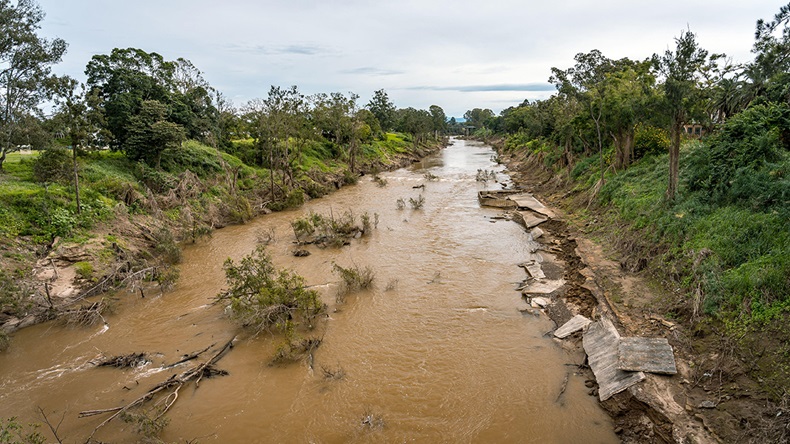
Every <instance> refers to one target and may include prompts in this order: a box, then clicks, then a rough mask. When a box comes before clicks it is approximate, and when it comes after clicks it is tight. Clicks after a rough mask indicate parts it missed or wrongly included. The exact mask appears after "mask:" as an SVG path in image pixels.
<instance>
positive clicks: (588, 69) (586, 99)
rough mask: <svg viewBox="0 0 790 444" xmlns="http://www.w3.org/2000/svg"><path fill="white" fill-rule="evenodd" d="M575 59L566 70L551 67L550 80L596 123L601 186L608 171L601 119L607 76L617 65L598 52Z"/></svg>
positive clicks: (577, 55)
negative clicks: (604, 154) (604, 153)
mask: <svg viewBox="0 0 790 444" xmlns="http://www.w3.org/2000/svg"><path fill="white" fill-rule="evenodd" d="M573 59H574V60H576V65H574V66H573V67H571V68H568V69H567V70H565V71H562V70H560V69H557V68H551V72H552V76H551V78H550V79H549V81H550V82H552V83H554V84H555V85H556V87H557V90H558V91H559V93H560V94H561V95H566V96H568V97H570V98H573V99H576V100H578V101H579V102H580V103H582V104H584V106H585V108H586V109H587V111H588V113H589V116H590V119H592V121H593V122H594V123H595V134H596V140H597V145H598V154H599V155H600V158H601V159H600V161H601V165H600V168H601V180H600V184H603V181H604V170H605V168H604V156H603V137H604V136H603V121H602V119H603V117H604V99H605V97H606V95H607V89H608V86H609V85H608V84H607V82H606V76H607V74H608V73H610V72H612V71H614V69H615V64H614V61H613V60H611V59H609V58H607V57H605V56H604V55H603V54H602V53H601V51H599V50H597V49H593V50H592V51H590V52H588V53H578V54H576V56H574V58H573Z"/></svg>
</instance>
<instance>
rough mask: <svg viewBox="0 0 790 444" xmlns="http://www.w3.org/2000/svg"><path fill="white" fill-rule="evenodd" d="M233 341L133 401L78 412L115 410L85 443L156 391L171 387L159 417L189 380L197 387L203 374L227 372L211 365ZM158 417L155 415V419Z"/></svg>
mask: <svg viewBox="0 0 790 444" xmlns="http://www.w3.org/2000/svg"><path fill="white" fill-rule="evenodd" d="M235 341H236V336H234V337H233V339H231V340H230V341H228V342H226V343H225V345H223V346H222V347H221V348H220V349H219V350H218V351H217V352H216V353H214V354H213V355H212V356H211V358H209V359H208V360H207V361H206V362H204V363H202V364H200V365H197V366H195V367H192V368H190V369H188V370H186V371H184V372H183V373H180V374H178V375H172V376H171V377H170V378H168V379H167V380H165V381H163V382H160V383H159V384H157V385H155V386H154V387H153V388H151V389H150V390H148V391H147V392H146V393H145V394H143V395H142V396H140V397H139V398H137V399H135V400H134V401H132V402H130V403H128V404H126V405H124V406H121V407H113V408H109V409H101V410H85V411H82V412H80V414H79V417H80V418H85V417H88V416H94V415H100V414H102V413H109V412H115V413H113V414H112V415H111V416H110V417H109V418H107V419H105V420H104V421H103V422H102V423H101V424H99V425H98V426H96V428H94V429H93V431H92V432H91V434H90V436H88V439H87V441H86V443H89V442H91V440H92V439H93V435H95V434H96V432H97V431H98V430H99V429H101V428H102V427H104V426H105V425H107V424H108V423H109V422H110V421H112V420H113V419H115V418H117V417H118V416H120V415H121V414H122V413H124V412H126V411H128V410H130V409H132V408H134V407H138V406H141V405H143V404H145V403H146V402H148V401H150V400H151V399H153V398H154V396H155V395H157V394H158V393H161V392H164V391H166V390H168V389H171V391H170V393H168V394H167V396H165V398H164V400H163V402H164V408H163V410H162V413H161V414H160V415H159V417H161V416H162V415H164V414H165V413H166V412H167V410H169V409H170V407H172V406H173V404H175V402H176V401H177V400H178V391H179V390H180V389H181V387H182V386H184V385H185V384H187V383H189V382H190V381H193V380H194V382H195V387H199V386H200V380H201V379H202V378H203V376H204V375H208V376H213V375H218V374H227V372H222V371H219V370H217V369H215V368H214V367H213V366H214V364H216V363H217V361H219V360H220V359H221V358H222V356H224V355H225V353H226V352H227V351H228V350H230V349H231V348H233V344H234V342H235ZM200 353H202V352H200ZM159 417H157V419H158V418H159Z"/></svg>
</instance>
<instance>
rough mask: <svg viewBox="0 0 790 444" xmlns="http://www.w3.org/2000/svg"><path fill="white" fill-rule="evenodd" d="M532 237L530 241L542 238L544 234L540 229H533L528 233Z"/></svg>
mask: <svg viewBox="0 0 790 444" xmlns="http://www.w3.org/2000/svg"><path fill="white" fill-rule="evenodd" d="M529 234H531V235H532V240H535V239H538V238H539V237H541V236H543V235H544V234H545V233H544V232H543V230H541V229H540V228H537V227H535V228H533V229H532V231H530V232H529Z"/></svg>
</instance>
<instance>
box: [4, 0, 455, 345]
mask: <svg viewBox="0 0 790 444" xmlns="http://www.w3.org/2000/svg"><path fill="white" fill-rule="evenodd" d="M0 16H2V17H4V20H2V21H0V31H2V34H3V35H4V36H6V37H7V39H6V40H7V41H6V44H5V45H3V47H2V48H0V64H2V66H3V73H4V74H3V75H2V76H0V91H3V92H4V93H3V94H0V109H2V113H0V134H2V136H0V250H2V257H0V324H2V323H4V322H5V321H7V320H9V319H12V320H13V319H14V318H16V319H19V318H21V317H24V316H25V315H29V314H31V313H39V314H42V310H43V309H44V308H46V312H47V313H52V311H53V310H51V309H53V303H52V299H51V298H50V295H49V294H48V293H47V291H48V287H47V286H46V285H43V284H42V282H40V281H38V280H37V279H34V277H33V266H34V264H36V262H37V261H39V262H40V261H41V260H42V259H44V258H47V257H48V258H49V260H50V262H51V264H49V265H51V266H52V267H53V268H54V269H55V270H56V269H57V268H56V267H55V265H54V260H62V261H65V262H67V263H70V264H79V265H78V266H77V269H76V274H77V278H76V281H77V282H76V283H77V284H78V285H79V286H82V287H83V289H86V290H87V292H88V293H89V294H97V293H99V292H101V291H103V290H107V289H109V288H112V287H113V286H115V285H116V284H121V285H137V284H139V282H140V281H141V280H144V279H153V280H156V281H158V282H159V284H161V285H162V286H166V285H169V284H171V283H172V282H173V281H174V280H175V278H176V277H177V274H176V273H174V272H173V268H172V265H173V264H176V263H178V262H179V261H180V251H179V248H178V245H177V242H179V241H183V240H193V241H194V240H195V239H197V238H199V237H200V236H203V235H205V234H207V233H209V232H210V231H211V230H212V229H214V228H218V227H221V226H223V225H226V224H230V223H243V222H245V221H247V220H249V219H250V218H251V217H253V216H255V215H257V214H261V213H264V212H268V211H277V210H282V209H285V208H289V207H295V206H298V205H301V204H302V203H303V202H304V201H305V200H306V199H309V198H315V197H320V196H322V195H325V194H327V193H328V192H330V191H331V190H333V189H336V188H338V187H340V186H343V185H345V184H350V183H354V182H355V181H356V180H357V178H358V177H359V175H360V174H364V173H366V172H373V173H375V172H377V171H379V170H381V169H386V168H391V167H394V166H396V165H401V164H403V163H404V162H406V163H407V162H409V161H410V160H412V159H415V158H417V157H420V156H422V155H424V154H425V153H427V152H428V151H430V150H433V149H434V148H437V147H439V146H441V144H442V142H443V139H442V137H443V134H444V133H445V132H446V130H447V122H446V120H447V119H446V117H445V115H444V111H443V110H442V108H441V107H439V106H437V105H433V106H431V107H430V109H429V110H417V109H414V108H402V109H399V108H397V107H396V106H395V105H394V104H393V103H392V102H391V101H390V99H389V97H388V95H387V93H386V92H385V91H384V90H379V91H376V92H375V93H374V94H373V98H372V99H371V100H370V102H369V103H367V104H366V105H364V106H362V104H360V103H359V102H358V101H359V96H357V95H356V94H354V93H348V94H343V93H328V94H327V93H316V94H312V95H306V94H303V93H302V92H300V91H299V89H298V88H297V87H296V86H292V87H290V88H283V87H279V86H272V87H271V88H270V89H269V91H268V92H266V91H264V93H266V94H265V95H266V96H265V98H260V99H254V100H251V101H249V102H248V103H246V104H244V105H243V106H240V107H235V106H234V105H233V104H232V103H230V102H229V101H228V100H227V99H226V98H225V97H224V96H223V95H222V93H221V92H219V91H218V90H216V89H215V88H213V87H212V86H211V85H210V84H209V83H208V82H207V81H206V80H205V79H204V78H203V74H202V73H201V72H200V70H199V69H198V68H197V67H195V66H194V65H193V64H192V63H191V62H190V61H189V60H186V59H182V58H178V59H176V60H166V59H165V58H163V57H162V56H161V55H159V54H157V53H155V52H146V51H144V50H142V49H138V48H125V49H124V48H115V49H113V50H112V51H111V52H110V53H109V54H97V55H94V56H93V57H92V58H91V59H90V60H89V61H88V62H87V66H86V75H87V82H86V83H85V84H81V83H80V82H78V81H76V80H75V79H71V78H69V77H67V76H58V75H56V74H53V67H55V66H56V65H57V63H58V62H59V61H60V59H61V58H62V56H63V55H64V54H65V53H66V49H67V44H66V42H64V41H63V40H60V39H52V40H48V39H45V38H42V37H41V36H40V35H39V28H40V25H41V22H42V20H43V19H44V11H43V10H42V9H41V8H40V7H39V6H38V5H37V4H36V2H35V1H34V0H20V1H18V2H8V1H2V0H0ZM45 100H50V101H51V102H49V104H50V105H51V106H52V111H53V113H52V114H51V115H45V113H44V112H43V110H42V108H43V107H42V105H43V103H44V101H45ZM65 250H69V251H68V252H65V253H64V251H65ZM53 259H54V260H53ZM42 316H43V317H40V318H38V320H43V319H47V318H49V316H50V314H47V315H46V316H44V315H43V314H42ZM1 334H2V336H0V339H2V340H0V348H2V346H3V344H6V343H7V340H6V339H7V337H6V336H5V332H3V333H1Z"/></svg>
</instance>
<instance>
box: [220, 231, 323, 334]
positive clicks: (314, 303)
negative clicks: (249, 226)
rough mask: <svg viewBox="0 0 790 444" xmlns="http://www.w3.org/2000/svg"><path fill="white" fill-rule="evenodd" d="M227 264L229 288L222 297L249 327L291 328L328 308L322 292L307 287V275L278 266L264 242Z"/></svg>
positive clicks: (225, 266) (265, 328)
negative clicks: (325, 305)
mask: <svg viewBox="0 0 790 444" xmlns="http://www.w3.org/2000/svg"><path fill="white" fill-rule="evenodd" d="M223 268H224V269H225V278H226V280H227V284H228V287H229V288H228V289H227V290H225V291H223V292H221V293H220V294H219V295H218V298H219V299H221V300H227V301H229V302H230V308H231V312H232V315H233V317H234V318H235V319H237V320H238V321H239V322H240V323H241V324H242V325H244V326H246V327H250V328H252V329H254V330H256V331H261V330H268V329H271V328H277V329H280V330H281V331H287V330H289V328H290V327H289V325H292V323H295V322H297V321H298V320H300V319H301V320H306V321H308V322H310V321H312V319H313V318H314V317H315V316H317V315H318V314H320V313H321V312H322V311H323V310H324V304H323V303H322V302H321V298H320V297H319V295H318V293H317V292H316V291H314V290H307V289H306V288H305V282H304V278H302V277H301V276H299V275H297V274H295V273H293V272H291V271H288V270H279V271H278V270H276V269H275V268H274V265H273V264H272V260H271V257H270V256H269V254H268V253H267V252H266V249H265V248H264V247H263V246H259V247H258V248H256V249H255V251H254V252H253V253H252V254H250V255H248V256H245V257H244V258H242V259H241V261H239V263H238V264H236V263H234V262H233V260H232V259H230V258H228V259H227V260H226V261H225V264H224V265H223Z"/></svg>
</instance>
